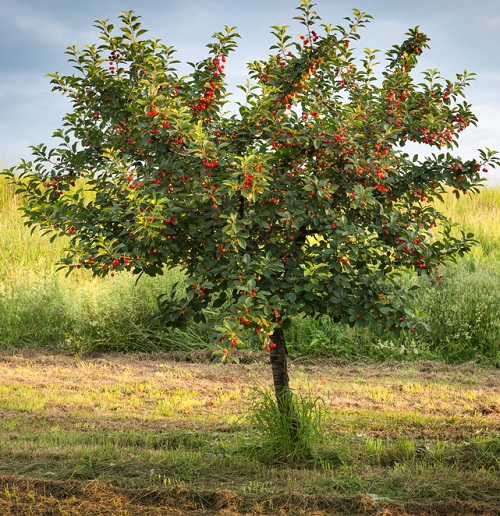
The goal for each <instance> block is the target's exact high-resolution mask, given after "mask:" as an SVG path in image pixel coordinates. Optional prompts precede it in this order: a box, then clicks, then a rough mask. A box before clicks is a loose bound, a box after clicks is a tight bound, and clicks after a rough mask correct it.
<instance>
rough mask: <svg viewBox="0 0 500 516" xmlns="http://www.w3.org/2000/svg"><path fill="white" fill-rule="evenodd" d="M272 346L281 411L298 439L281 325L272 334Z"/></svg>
mask: <svg viewBox="0 0 500 516" xmlns="http://www.w3.org/2000/svg"><path fill="white" fill-rule="evenodd" d="M270 340H271V344H275V346H271V350H270V358H271V367H272V371H273V383H274V392H275V394H276V401H277V403H278V408H279V411H280V413H281V415H282V417H283V418H284V420H285V421H289V422H290V437H291V438H292V439H293V440H294V441H296V440H297V438H298V436H297V433H298V428H299V423H298V421H297V419H296V417H295V413H294V412H295V411H294V407H293V399H292V392H291V390H290V380H289V377H288V368H287V357H286V355H287V350H286V344H285V334H284V332H283V328H282V327H279V328H276V329H275V330H274V332H273V333H272V334H271V335H270Z"/></svg>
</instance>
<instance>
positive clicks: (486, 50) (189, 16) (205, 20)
mask: <svg viewBox="0 0 500 516" xmlns="http://www.w3.org/2000/svg"><path fill="white" fill-rule="evenodd" d="M298 3H299V0H249V1H247V0H244V1H240V0H182V1H173V0H86V1H85V2H82V1H76V0H0V26H1V27H2V29H1V31H0V160H1V162H2V164H3V166H4V167H10V166H14V165H16V164H18V163H19V161H20V159H21V158H24V159H30V156H31V151H30V149H29V146H30V145H38V144H40V143H46V144H47V145H49V146H50V145H51V144H53V143H54V142H53V140H51V135H52V133H53V132H54V131H55V130H56V129H57V128H59V127H60V126H61V120H62V117H63V116H64V113H65V112H67V111H68V109H69V103H68V101H67V100H66V99H65V98H64V97H61V96H60V94H59V93H57V92H52V91H51V85H50V79H49V78H48V77H46V74H49V73H54V72H60V73H64V74H68V73H72V72H71V68H70V66H69V65H68V63H67V59H66V58H67V56H66V55H65V54H64V52H65V50H66V48H67V47H68V46H70V45H73V44H76V45H77V46H81V45H84V44H92V43H97V42H98V31H97V29H96V28H94V27H93V23H94V21H95V20H103V19H109V20H113V21H117V18H118V15H119V13H120V12H121V11H129V10H133V11H135V13H136V14H138V15H140V16H141V21H142V25H143V27H144V28H146V29H148V31H149V34H148V35H149V36H150V37H154V38H160V39H162V41H163V42H164V43H165V44H167V45H172V46H174V47H175V48H176V49H177V59H179V60H181V61H182V62H189V61H200V60H202V59H204V58H205V57H206V56H207V49H206V48H205V45H206V44H207V43H209V42H210V39H211V36H212V34H213V33H214V32H218V31H220V30H223V29H224V27H225V26H226V25H228V26H237V28H238V32H239V34H240V35H241V39H240V40H239V43H238V50H237V51H236V53H235V54H232V56H231V58H230V59H229V60H228V63H227V67H226V72H227V79H228V82H229V84H230V89H231V90H232V91H234V92H235V96H234V98H236V99H237V98H238V97H237V92H239V90H238V89H237V88H236V85H237V84H244V83H245V81H246V77H247V73H246V63H248V62H249V61H253V60H255V59H262V58H265V57H266V56H267V54H268V48H269V46H270V45H271V44H272V43H273V38H272V36H271V35H270V27H271V26H272V25H291V29H290V34H291V35H294V36H295V35H296V34H298V33H300V32H301V29H300V26H299V25H297V22H296V21H294V20H293V17H294V16H296V15H297V14H298V12H297V11H296V10H295V8H296V7H297V5H298ZM315 5H316V7H315V9H316V11H317V13H318V14H319V15H320V16H321V18H322V21H323V22H325V23H332V24H333V25H337V24H342V22H343V18H345V17H346V16H350V15H351V14H352V9H353V8H357V9H360V10H361V11H364V12H367V13H369V14H371V15H372V16H373V17H374V19H373V20H372V22H371V23H370V24H369V25H368V27H367V28H365V29H363V31H362V32H361V40H360V41H358V42H357V43H355V44H354V46H357V47H359V48H360V49H362V48H365V47H369V48H377V49H379V50H381V51H382V52H385V51H386V50H388V49H389V48H390V47H391V46H392V45H393V44H396V43H398V44H399V43H401V42H402V41H403V40H404V39H405V32H406V31H407V30H408V29H409V28H410V27H415V26H417V25H418V26H419V27H420V29H421V31H422V32H424V33H426V34H427V35H428V36H429V37H430V38H431V41H430V46H431V48H430V50H427V51H426V52H425V53H424V55H423V56H422V58H421V64H420V67H419V69H420V70H425V69H437V70H439V71H440V72H441V73H442V74H443V76H444V77H446V78H448V79H454V78H455V74H456V73H460V72H462V71H463V70H464V69H467V70H468V71H471V72H475V73H476V74H477V78H476V80H475V81H474V82H473V84H472V85H471V86H470V87H469V88H468V90H467V101H468V102H469V103H470V104H472V106H473V111H474V113H475V114H476V116H477V117H478V119H479V125H478V127H470V128H468V129H467V130H466V131H464V132H463V133H462V135H461V137H460V140H459V143H460V149H459V151H457V153H458V154H459V155H460V156H462V157H463V158H466V159H469V158H473V157H476V156H477V153H476V149H478V148H485V147H489V148H491V149H498V150H500V2H499V1H498V0H475V1H471V0H419V1H413V2H408V1H401V0H316V1H315ZM380 57H381V59H380V60H382V58H383V54H381V56H380ZM380 69H381V68H380ZM186 70H187V69H186ZM486 177H487V179H488V181H489V182H490V183H491V184H500V170H498V169H497V170H495V171H490V172H489V173H488V174H487V175H486Z"/></svg>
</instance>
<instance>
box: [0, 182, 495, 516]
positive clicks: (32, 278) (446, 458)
mask: <svg viewBox="0 0 500 516" xmlns="http://www.w3.org/2000/svg"><path fill="white" fill-rule="evenodd" d="M20 202H21V201H20V200H19V199H18V198H16V196H15V195H14V193H13V192H12V190H11V189H10V188H9V187H8V186H7V185H6V184H5V183H3V182H0V313H1V314H2V315H1V317H0V416H1V417H0V514H2V515H3V514H6V515H10V514H12V515H18V514H19V515H20V514H23V515H24V514H33V515H38V514H60V515H63V514H64V515H66V514H71V515H78V514H82V515H91V514H95V515H101V514H110V515H111V514H113V515H122V516H125V515H136V514H137V515H139V514H140V515H148V514H151V515H154V514H186V513H193V514H197V513H199V514H226V515H229V514H238V513H248V514H317V515H322V514H374V515H375V514H377V515H387V516H388V515H417V514H418V515H433V514H436V515H438V514H439V515H444V514H447V515H448V514H449V515H468V514H478V515H498V514H500V495H499V493H500V480H499V479H500V437H499V435H500V375H499V374H498V367H500V265H499V264H500V226H499V225H498V220H500V190H499V189H498V188H496V189H494V188H486V189H484V190H483V191H482V193H481V194H480V195H479V196H478V197H476V198H468V197H466V198H463V199H461V200H460V202H456V201H455V200H454V198H453V197H451V196H450V197H449V198H447V199H446V202H445V206H444V209H445V211H447V212H448V213H450V214H452V216H453V218H454V220H456V221H457V223H458V227H457V231H458V230H460V229H463V230H464V231H466V232H469V231H472V232H474V233H475V235H476V239H477V241H478V245H477V246H476V247H475V248H474V249H473V250H472V252H471V253H470V254H469V255H468V256H466V257H464V258H463V259H461V260H459V261H458V262H457V263H456V264H451V265H449V266H448V267H446V269H444V270H443V273H444V276H445V277H444V285H443V287H442V288H440V289H436V290H433V289H429V288H428V287H423V288H422V290H421V294H420V295H419V297H418V299H417V300H416V308H417V309H418V310H419V312H420V313H421V314H422V319H423V320H424V322H426V324H428V325H429V326H430V331H429V332H419V333H418V334H417V335H416V336H414V337H401V338H398V339H394V338H392V337H390V336H389V335H387V336H382V337H381V336H378V335H375V334H373V333H371V332H369V331H360V330H358V331H354V330H350V329H348V328H343V327H339V326H337V325H334V324H332V323H331V321H329V320H327V319H320V320H313V319H307V318H301V317H299V318H297V320H296V321H294V323H293V325H292V327H291V328H290V330H289V332H288V334H287V338H288V341H289V343H290V346H289V347H290V358H291V359H292V360H291V362H292V363H291V381H292V387H293V388H294V390H295V391H296V392H297V393H303V395H304V396H305V398H304V399H305V401H306V403H309V402H310V403H311V405H310V406H311V407H312V410H313V413H314V415H315V417H317V418H318V419H319V420H315V421H314V422H313V423H312V424H313V426H314V425H318V428H320V429H321V431H320V433H319V435H317V440H316V441H315V442H314V446H313V447H312V451H311V453H310V454H309V455H308V456H304V457H291V456H288V455H286V454H282V453H281V454H280V453H273V450H272V448H271V449H270V447H269V445H268V444H266V443H268V440H266V439H267V438H268V436H266V433H265V429H263V428H262V427H261V426H259V424H258V423H256V421H255V419H251V417H250V416H251V415H252V414H254V413H255V400H256V399H258V397H259V396H262V389H265V388H267V386H269V385H270V383H271V379H270V368H269V365H268V363H267V360H268V358H267V356H266V354H265V353H263V352H259V351H256V350H255V349H254V343H253V342H252V340H251V339H249V342H248V346H247V347H246V348H244V349H240V350H239V355H240V357H241V359H242V360H241V362H242V363H241V364H239V365H234V364H233V365H231V366H228V367H223V366H220V365H215V364H213V363H211V360H210V359H211V353H212V350H211V348H210V345H209V343H208V340H207V337H206V335H205V333H204V331H203V330H202V329H201V328H199V327H196V326H195V327H193V328H191V329H190V330H189V331H188V332H180V331H174V330H167V329H165V328H162V327H161V326H160V325H159V324H158V322H157V321H156V320H155V318H154V317H153V315H154V310H155V307H156V296H157V295H158V294H160V293H162V292H169V291H171V290H172V285H173V284H174V283H175V281H177V280H179V278H181V277H182V276H181V273H180V272H179V271H176V270H172V271H168V273H167V274H165V275H164V276H163V277H159V278H146V279H141V280H140V281H139V282H138V283H137V284H136V282H135V278H134V277H132V276H128V275H125V274H123V275H117V276H116V277H114V278H107V279H97V278H93V277H91V276H90V275H88V274H86V272H85V271H78V273H77V274H75V275H72V276H70V277H65V276H64V273H57V272H56V267H55V266H54V262H56V261H57V259H58V257H59V255H60V253H61V251H62V249H63V248H64V242H54V243H53V244H50V243H49V241H48V239H47V238H43V237H41V236H40V235H39V234H37V233H34V234H33V235H30V232H29V231H28V230H27V229H26V228H25V227H23V224H22V220H21V217H20V214H19V213H18V212H17V210H16V208H17V207H18V206H19V204H20ZM403 281H408V282H413V281H415V279H414V278H412V277H410V276H408V277H405V278H403ZM146 352H147V353H146Z"/></svg>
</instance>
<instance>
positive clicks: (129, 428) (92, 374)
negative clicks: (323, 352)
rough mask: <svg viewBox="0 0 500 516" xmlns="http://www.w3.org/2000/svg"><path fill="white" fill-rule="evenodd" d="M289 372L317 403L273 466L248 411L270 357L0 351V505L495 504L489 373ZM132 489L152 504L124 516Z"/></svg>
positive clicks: (499, 501) (482, 507)
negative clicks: (312, 423) (291, 455)
mask: <svg viewBox="0 0 500 516" xmlns="http://www.w3.org/2000/svg"><path fill="white" fill-rule="evenodd" d="M259 356H260V355H258V354H256V357H259ZM291 376H292V379H293V380H294V381H293V386H294V387H295V388H296V389H297V391H302V392H306V391H307V392H311V393H314V396H315V397H317V398H318V399H321V400H322V401H321V419H322V423H321V428H322V433H321V439H319V440H317V441H315V444H314V446H313V447H312V454H311V455H309V454H308V455H306V456H302V457H300V456H297V457H295V459H293V460H291V459H287V460H282V459H283V456H276V455H271V456H269V455H268V454H266V453H260V452H259V450H261V451H262V450H264V448H265V436H263V435H262V433H261V431H262V429H261V427H260V426H259V425H256V424H255V422H253V421H252V420H250V419H248V417H246V416H247V413H246V411H247V407H248V404H247V402H248V401H249V400H251V399H252V396H254V392H255V391H254V390H253V389H252V388H251V386H252V385H257V386H261V385H262V384H270V382H271V378H270V371H269V367H268V365H267V364H261V363H252V364H247V365H243V364H240V365H231V366H228V367H223V366H220V365H215V364H209V363H193V362H191V363H190V362H173V361H171V360H170V359H169V357H168V355H165V354H153V355H146V354H132V355H130V354H129V355H123V354H111V355H110V354H105V355H99V356H96V357H94V358H93V359H90V358H89V359H87V360H82V359H78V358H75V357H73V356H63V355H60V354H59V355H51V354H47V353H44V352H41V351H34V350H31V351H30V350H25V351H19V352H16V354H12V353H9V352H3V353H1V354H0V402H1V407H2V409H1V410H2V419H1V422H0V486H3V489H0V509H1V508H2V507H4V508H5V507H7V506H8V505H7V504H10V506H11V507H12V506H15V505H16V504H17V506H18V507H21V505H23V504H24V505H23V507H24V510H25V512H22V513H23V514H27V513H29V512H28V511H27V510H26V504H27V500H29V499H31V500H32V506H33V507H35V506H36V504H39V506H41V504H42V503H43V504H45V505H44V507H45V509H46V507H47V504H48V503H49V502H48V500H47V499H45V501H44V500H41V495H40V489H38V491H37V488H36V485H38V486H39V487H40V486H43V487H44V491H43V492H44V493H45V495H46V496H47V493H50V492H53V490H54V489H55V488H56V486H59V498H58V496H57V493H55V494H54V496H53V497H52V502H51V503H54V500H57V499H59V500H60V503H63V502H64V503H69V502H68V498H69V497H68V496H66V497H61V490H62V488H63V487H64V489H73V490H75V491H76V490H79V494H78V497H77V498H75V502H74V503H75V504H79V505H78V506H82V504H85V503H90V502H91V500H92V499H94V500H99V499H100V497H99V496H98V495H99V493H101V492H104V491H106V490H107V491H106V492H108V503H111V501H112V500H115V502H116V503H117V500H118V499H121V498H120V497H121V496H124V493H129V494H130V493H131V492H132V491H131V490H135V491H133V493H134V496H133V497H129V498H128V502H127V501H126V500H125V501H123V500H122V502H121V503H122V504H126V503H128V505H124V506H123V507H122V510H123V511H125V509H127V510H130V511H131V512H121V513H119V512H116V513H115V512H109V513H110V514H140V513H141V512H140V510H142V511H143V512H142V513H143V514H146V513H147V514H156V513H155V512H154V511H153V508H154V507H156V508H158V507H159V506H161V504H162V503H163V502H165V503H166V504H167V506H170V507H177V506H184V507H186V506H187V505H188V504H192V505H193V507H192V509H193V510H194V509H196V508H198V509H199V510H200V512H202V511H207V512H206V513H209V512H210V511H214V512H217V511H218V510H222V509H224V508H226V509H227V508H229V509H232V510H234V511H236V510H240V511H242V512H244V511H247V512H253V513H254V514H255V513H256V514H262V513H275V514H278V513H279V510H280V509H282V510H283V511H285V513H287V514H294V513H297V514H299V513H301V512H300V511H302V513H312V512H313V509H314V510H316V511H318V512H316V514H331V513H336V514H358V513H363V514H372V513H373V514H376V513H377V514H378V513H380V512H379V511H382V510H384V509H385V510H387V511H390V510H394V511H396V510H399V511H402V510H403V509H404V510H406V514H424V513H425V514H434V513H435V512H433V511H435V510H436V511H437V509H439V508H441V509H439V510H442V512H441V513H440V514H462V513H461V512H459V510H461V509H460V508H461V507H462V508H464V511H465V509H467V510H469V509H470V512H463V514H472V513H473V512H472V509H474V510H475V511H476V513H477V514H494V512H493V511H495V510H496V509H498V507H500V497H499V493H500V480H499V478H500V476H499V471H500V439H499V437H498V436H499V432H500V418H499V417H498V416H499V410H500V405H499V404H500V383H499V377H498V374H497V372H496V371H495V370H493V369H484V368H479V367H477V366H474V365H472V364H466V365H462V366H446V365H443V364H436V363H432V362H414V363H397V362H387V363H385V364H380V363H378V362H362V363H361V362H358V363H349V362H339V361H338V359H333V360H332V359H329V360H326V359H323V360H321V361H319V362H318V361H316V362H314V361H310V362H305V363H293V364H292V365H291ZM167 407H168V408H167ZM166 408H167V409H166ZM313 412H314V410H313ZM23 479H25V480H23ZM35 481H37V482H39V484H33V483H34V482H35ZM23 482H24V483H23ZM30 482H31V484H30ZM75 482H76V483H75ZM26 483H27V484H26ZM25 484H26V490H24V491H23V489H24V488H23V486H24V485H25ZM5 486H7V487H8V488H7V489H6V488H5ZM85 486H87V494H85V490H84V487H85ZM90 486H93V487H92V489H98V491H99V492H98V493H97V494H96V493H95V492H93V491H92V489H90ZM16 489H17V491H16ZM109 490H112V491H111V494H109ZM16 492H17V495H16ZM216 493H218V494H217V495H216ZM222 493H224V496H222ZM28 495H29V496H28ZM29 497H31V498H29ZM92 497H93V498H92ZM47 498H48V497H47ZM131 498H132V499H133V500H135V501H136V502H137V500H138V499H142V500H146V499H147V500H149V502H150V505H151V511H152V512H147V511H145V510H144V507H142V509H140V510H139V509H138V510H137V512H133V511H132V509H131V508H130V507H131V502H130V499H131ZM174 498H175V499H174ZM16 500H17V502H16ZM162 500H163V502H162ZM102 503H104V502H102ZM2 504H3V505H2ZM453 504H454V505H453ZM417 505H418V507H420V511H421V512H412V507H417ZM102 507H104V506H102ZM102 507H101V509H102ZM443 507H444V508H446V507H448V512H446V511H445V510H443ZM453 507H454V508H455V509H453ZM115 510H116V511H118V510H117V509H116V507H115ZM266 511H267V512H266ZM294 511H296V512H294ZM322 511H324V512H322ZM363 511H365V512H363ZM369 511H373V512H369ZM4 513H6V514H9V513H8V512H6V511H5V510H4ZM19 513H21V512H19ZM32 513H34V514H36V513H37V512H36V511H32ZM38 513H40V514H41V513H49V512H43V511H39V512H38ZM61 513H64V512H62V511H61ZM66 513H68V514H78V512H74V513H72V512H70V511H68V512H66ZM87 513H88V514H92V512H91V511H90V510H88V511H87ZM95 513H96V514H99V512H95ZM101 513H103V514H104V513H106V514H107V512H105V511H104V510H102V512H101ZM233 513H234V512H233ZM402 513H403V512H394V514H402ZM436 513H437V512H436ZM55 514H59V513H58V512H55ZM387 514H393V513H392V512H387Z"/></svg>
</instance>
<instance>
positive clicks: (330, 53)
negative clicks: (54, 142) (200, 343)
mask: <svg viewBox="0 0 500 516" xmlns="http://www.w3.org/2000/svg"><path fill="white" fill-rule="evenodd" d="M297 9H298V11H299V15H298V16H297V17H296V19H297V20H298V21H299V22H300V23H301V24H302V25H303V27H304V29H303V32H304V34H303V35H302V36H300V38H296V39H293V38H292V37H291V36H290V35H288V34H287V28H286V27H280V26H274V27H272V32H273V34H274V36H275V37H276V42H275V44H274V45H273V46H272V47H271V48H270V55H269V57H268V58H267V59H266V60H262V61H255V62H253V63H250V64H249V65H248V67H249V81H248V83H247V85H246V86H243V87H241V89H242V90H243V92H244V95H245V101H244V102H243V103H241V104H238V106H237V109H236V110H233V111H229V112H225V111H224V109H225V108H224V106H225V104H226V102H227V92H226V83H225V74H224V67H225V62H226V59H227V58H228V56H229V55H230V53H231V52H232V51H233V50H234V49H235V48H236V39H237V38H238V34H237V33H236V32H235V29H234V28H230V27H226V29H225V31H224V32H219V33H216V34H215V35H214V41H213V42H212V43H210V44H209V45H208V48H209V57H208V58H206V59H204V60H202V61H200V62H199V63H196V64H192V71H191V73H190V74H189V75H187V76H180V75H179V74H178V73H177V71H176V68H175V65H176V63H177V62H176V61H175V60H174V50H173V48H172V47H168V46H165V45H164V44H162V43H161V42H160V41H159V40H156V39H143V38H141V37H142V36H143V35H144V34H145V33H146V31H145V30H144V29H142V27H141V25H140V21H139V18H138V16H136V15H135V14H134V13H133V12H124V13H122V14H121V16H120V20H121V26H120V31H119V32H118V34H116V33H115V31H114V27H113V25H112V24H111V23H110V22H108V21H99V22H96V27H97V28H98V30H99V32H100V39H101V43H100V44H99V45H91V46H85V47H83V49H77V48H76V47H74V46H73V47H69V49H68V51H67V54H68V55H69V61H70V62H71V63H72V64H73V66H74V69H75V73H74V75H68V76H61V75H59V74H57V73H56V74H53V75H51V78H52V84H53V89H54V90H56V91H59V92H61V93H63V94H65V95H67V96H68V97H69V99H70V101H71V104H72V110H71V112H69V113H68V114H66V115H65V117H64V123H63V127H62V129H60V130H58V131H57V132H56V133H55V136H57V137H58V138H59V139H60V144H59V145H58V146H57V147H56V148H54V149H51V150H49V149H47V147H46V146H45V145H41V146H38V147H34V148H33V152H34V161H23V162H22V164H21V166H20V167H19V168H20V172H21V174H20V176H19V177H18V174H19V171H18V170H13V169H11V170H10V171H9V172H8V174H9V175H10V177H11V179H12V180H14V181H16V182H17V185H18V190H19V191H20V192H21V193H22V195H23V196H24V199H25V202H26V204H25V206H24V208H23V209H24V212H25V215H26V217H27V224H28V225H31V226H39V227H41V228H42V229H44V230H46V231H49V232H51V233H53V238H55V237H58V236H69V239H70V240H69V241H70V244H69V246H68V248H67V250H66V253H65V256H64V257H62V259H61V264H62V266H63V267H66V268H67V269H68V271H72V270H73V269H75V268H79V267H85V268H89V269H92V271H93V272H94V273H95V274H97V275H107V274H114V272H115V271H122V270H132V271H133V272H134V273H137V274H139V273H146V274H150V275H156V274H161V273H162V271H163V270H164V269H165V268H171V267H178V266H180V267H182V269H183V270H184V271H185V275H186V282H185V285H186V290H185V291H184V292H183V294H182V295H179V296H178V297H174V298H173V299H172V298H170V297H168V296H165V297H164V298H162V299H161V300H160V306H161V309H162V315H163V318H164V319H165V321H167V322H168V323H169V324H182V323H189V322H190V321H195V322H206V323H208V324H210V325H211V327H212V330H213V335H214V339H215V340H217V341H218V342H219V344H220V345H221V351H220V354H219V358H220V359H221V360H222V361H228V360H232V359H236V357H235V356H234V355H233V353H232V348H234V346H237V345H238V344H239V343H240V341H241V339H242V338H243V336H244V335H245V332H246V334H248V332H249V331H252V332H254V333H255V334H256V335H257V336H258V337H259V338H260V339H261V340H262V347H263V348H266V349H267V350H268V351H269V352H270V361H271V364H272V371H273V378H274V387H275V391H276V395H277V399H278V402H279V404H280V406H281V407H282V410H291V407H290V403H291V402H290V395H289V380H288V374H287V361H286V344H285V334H284V330H285V329H286V328H287V325H288V324H289V323H290V320H291V318H293V317H294V316H295V315H297V314H307V315H310V316H319V315H327V316H329V317H331V318H332V319H334V320H335V321H338V322H341V323H347V324H350V325H355V326H366V325H371V326H375V327H377V328H379V329H380V330H381V331H387V330H391V329H392V330H394V331H400V330H407V331H414V327H415V326H414V325H415V322H414V319H413V316H412V314H411V312H410V310H409V309H408V299H409V297H410V295H411V293H409V292H405V291H404V289H403V287H402V286H401V283H400V282H398V272H399V271H401V270H414V271H416V272H417V273H418V274H420V275H424V276H427V277H428V278H429V280H430V281H431V282H432V281H435V280H436V277H437V274H438V272H437V269H438V267H439V264H440V263H442V262H443V261H444V260H446V259H452V258H453V257H455V256H456V255H461V254H463V253H465V252H467V250H468V249H469V248H470V246H471V245H472V241H471V239H470V236H464V235H462V236H461V237H459V238H457V237H454V236H452V233H451V223H450V222H449V221H448V220H447V219H446V218H445V217H444V216H443V215H442V214H441V213H440V212H439V211H438V210H437V208H436V205H435V204H433V203H432V202H431V201H433V200H435V199H440V198H441V196H442V195H443V193H444V192H445V190H446V188H449V187H451V188H452V189H453V191H454V192H455V193H456V195H457V196H460V195H461V194H465V193H466V192H476V191H477V190H478V185H479V184H480V182H481V178H480V172H481V169H483V167H485V166H486V165H488V164H489V165H492V166H494V165H495V164H497V163H498V158H497V157H496V156H495V152H494V151H489V150H486V151H479V158H478V159H477V160H467V161H464V160H462V159H461V158H460V157H457V156H454V155H453V154H452V153H451V151H452V150H453V149H454V147H456V146H457V138H458V136H459V133H460V132H461V131H462V130H463V129H465V128H466V127H467V126H468V125H470V124H475V123H476V118H475V117H474V115H473V113H472V112H471V107H470V106H469V104H467V103H466V102H465V101H463V100H462V99H460V97H462V96H463V92H464V89H465V88H466V86H467V85H468V84H469V83H470V81H471V79H472V78H473V74H471V73H467V72H464V73H462V74H458V75H457V77H456V80H454V81H450V80H445V79H443V78H442V77H441V76H440V74H439V73H438V72H436V71H432V70H430V71H426V72H424V73H423V77H421V79H420V81H421V82H416V81H417V79H416V78H415V75H416V74H415V66H416V64H417V62H418V59H419V57H420V55H421V53H422V52H423V50H424V49H426V48H428V41H429V39H428V37H427V36H426V35H425V34H423V33H422V32H420V30H419V29H418V27H417V28H414V29H411V30H409V32H408V33H407V39H406V40H405V41H404V42H403V43H402V44H401V45H395V46H393V47H392V48H391V49H390V50H389V51H388V52H387V53H386V57H387V62H386V64H385V67H384V68H383V69H382V71H381V73H379V74H378V75H377V74H376V73H375V72H376V69H377V65H378V63H377V62H376V60H377V51H374V50H373V51H372V50H368V49H367V50H365V51H364V54H363V55H362V57H360V58H358V59H356V58H355V55H356V53H355V52H354V51H353V50H352V48H351V43H352V42H354V41H356V40H358V39H359V34H358V30H359V29H360V28H362V27H363V26H364V25H365V24H366V23H367V22H368V21H369V20H370V19H371V16H369V15H368V14H365V13H362V12H360V11H358V10H354V11H353V16H352V18H347V23H346V27H342V26H332V25H328V24H320V18H319V16H318V15H317V13H316V12H315V11H314V6H313V4H312V3H311V0H301V2H300V5H299V6H298V7H297ZM407 142H416V143H418V144H421V145H425V146H428V147H430V148H431V149H434V151H435V152H434V153H433V154H431V155H429V156H426V157H423V158H419V157H418V156H414V157H411V156H410V155H409V154H408V153H405V149H404V147H405V144H407ZM436 227H438V228H440V230H441V233H440V235H439V236H438V234H437V230H436V229H435V228H436ZM209 308H210V309H212V310H213V309H217V320H216V321H213V320H211V319H210V313H212V312H211V311H210V310H208V309H209Z"/></svg>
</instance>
